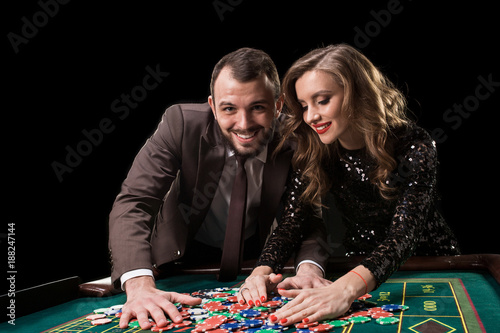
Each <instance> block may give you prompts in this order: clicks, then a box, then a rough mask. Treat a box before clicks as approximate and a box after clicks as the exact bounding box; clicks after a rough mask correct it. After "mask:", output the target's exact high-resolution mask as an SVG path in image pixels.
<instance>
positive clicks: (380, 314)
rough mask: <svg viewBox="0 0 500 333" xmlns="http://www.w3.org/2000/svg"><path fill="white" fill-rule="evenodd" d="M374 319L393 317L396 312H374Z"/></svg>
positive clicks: (372, 315)
mask: <svg viewBox="0 0 500 333" xmlns="http://www.w3.org/2000/svg"><path fill="white" fill-rule="evenodd" d="M370 316H371V317H372V318H373V319H378V318H388V317H393V316H394V313H391V312H386V311H384V312H374V313H372V314H371V315H370Z"/></svg>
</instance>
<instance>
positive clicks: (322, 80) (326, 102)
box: [295, 70, 364, 149]
mask: <svg viewBox="0 0 500 333" xmlns="http://www.w3.org/2000/svg"><path fill="white" fill-rule="evenodd" d="M295 91H296V94H297V99H298V102H299V103H300V104H301V105H302V110H303V112H304V113H303V119H304V122H305V123H306V124H308V125H309V126H310V127H311V128H312V129H313V130H314V131H315V132H316V133H317V134H318V136H319V138H320V140H321V142H323V143H324V144H331V143H333V142H335V140H337V139H338V140H339V141H340V144H341V145H342V146H343V147H344V148H346V149H359V148H361V147H363V146H364V141H363V138H362V136H361V135H359V134H358V135H355V134H354V133H353V131H352V130H350V128H349V121H348V119H347V116H346V115H345V114H343V112H342V103H343V101H344V88H343V87H342V86H341V85H339V84H338V83H337V82H336V81H335V80H334V78H333V77H332V76H331V75H330V74H328V73H325V72H323V71H319V70H313V71H308V72H306V73H304V75H302V76H301V77H300V78H299V79H298V80H297V81H296V82H295Z"/></svg>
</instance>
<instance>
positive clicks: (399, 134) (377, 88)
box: [240, 44, 460, 325]
mask: <svg viewBox="0 0 500 333" xmlns="http://www.w3.org/2000/svg"><path fill="white" fill-rule="evenodd" d="M283 93H284V95H285V106H286V111H285V112H287V113H288V119H287V121H286V123H285V124H284V128H283V133H284V138H283V140H286V139H292V140H295V141H296V142H297V150H296V152H295V155H294V158H293V165H294V169H295V170H297V171H296V174H295V175H293V177H291V180H290V182H291V183H290V186H289V188H290V189H291V190H290V191H291V192H290V195H289V204H288V205H287V210H286V212H285V216H284V217H283V222H282V223H281V225H280V226H279V227H278V229H277V230H276V231H275V232H274V233H273V235H272V236H271V237H270V239H269V241H268V242H267V244H266V247H265V248H264V250H263V252H262V255H261V257H260V259H259V262H258V264H257V266H258V267H257V268H256V269H255V270H254V272H253V273H252V275H251V276H250V277H249V278H248V279H247V281H246V283H245V288H243V289H242V290H243V292H242V295H240V298H241V299H245V300H246V301H247V302H248V301H249V300H250V301H253V302H256V300H258V299H259V298H261V297H262V295H260V294H261V293H262V292H261V290H263V288H262V285H263V284H264V283H266V284H267V288H271V287H274V286H275V285H276V283H277V282H278V281H279V277H277V276H276V275H274V274H270V275H263V274H262V273H263V272H264V273H269V272H276V271H277V270H279V268H280V267H282V265H283V263H284V262H286V260H287V259H288V256H289V255H290V253H291V252H292V251H293V250H294V248H296V246H297V244H293V243H292V242H291V241H289V238H288V237H287V238H285V237H282V236H281V235H282V234H284V233H283V232H282V230H284V229H290V228H294V230H296V232H300V230H301V228H300V227H297V226H298V225H299V226H300V225H303V224H307V223H308V222H307V219H308V218H309V217H308V213H307V210H310V209H312V208H311V207H313V208H314V207H315V208H316V209H317V208H320V207H321V197H322V196H324V195H325V194H326V193H327V192H328V191H330V192H331V193H332V194H333V196H334V198H335V201H336V205H337V207H338V209H339V210H340V212H341V213H342V218H343V221H344V223H345V224H346V228H347V234H346V237H345V241H344V245H345V247H346V250H347V252H348V254H349V255H366V257H365V259H364V260H363V261H362V262H361V263H360V264H359V266H357V267H355V268H354V269H353V270H352V271H350V272H348V273H346V274H345V275H344V276H342V277H340V278H339V279H337V280H336V281H335V282H333V283H327V282H326V281H324V283H322V284H321V283H319V287H317V288H310V289H302V290H284V289H279V292H280V293H281V294H282V295H283V296H287V297H295V299H294V300H293V301H292V302H289V303H288V304H287V305H286V306H284V307H283V308H282V309H281V310H279V311H277V312H276V313H275V314H274V316H272V318H271V319H272V320H273V321H279V322H280V323H281V324H284V325H289V324H292V323H295V322H298V321H301V320H305V321H308V320H309V321H317V320H322V319H326V318H334V317H337V316H339V315H341V314H343V313H344V312H345V311H346V310H347V309H349V306H350V305H351V303H352V302H353V301H354V300H355V299H356V298H358V297H359V296H361V295H363V294H365V293H367V292H369V291H371V290H373V289H376V288H377V287H378V286H379V285H380V284H381V283H383V282H384V281H385V280H387V278H389V277H390V276H391V274H392V273H393V272H394V271H396V270H397V269H398V268H399V266H400V265H401V264H403V263H404V262H405V261H406V260H407V259H408V258H409V257H410V256H411V255H457V254H459V253H460V251H459V248H458V244H457V241H456V239H455V237H454V235H453V233H452V231H451V230H450V228H449V227H448V226H447V224H446V223H445V221H444V219H443V218H442V216H441V215H440V214H439V213H438V211H437V210H436V203H437V193H436V169H437V164H438V162H437V157H436V147H435V144H434V142H433V140H432V139H431V137H430V136H429V134H428V133H427V132H425V131H424V130H423V129H422V128H420V127H418V126H416V125H415V124H414V123H413V122H412V121H410V120H409V119H408V118H407V117H406V115H405V112H406V101H405V98H404V97H403V95H402V94H401V93H400V92H399V91H398V90H397V89H396V88H395V87H394V86H393V84H392V83H391V82H390V81H389V80H388V79H387V78H386V77H384V76H383V74H382V73H381V72H380V71H379V70H378V69H377V68H376V67H375V66H374V65H373V64H372V63H371V62H370V61H369V60H368V59H367V58H366V57H365V56H364V55H362V54H361V53H359V52H358V51H357V50H356V49H354V48H352V47H350V46H348V45H343V44H341V45H333V46H328V47H325V48H320V49H317V50H314V51H312V52H310V53H309V54H307V55H305V56H304V57H303V58H301V59H299V60H298V61H296V62H295V64H294V65H293V66H292V67H291V68H290V69H289V70H288V72H287V73H286V75H285V77H284V80H283ZM283 142H284V141H283ZM326 223H328V221H326ZM264 281H265V282H264ZM304 285H305V286H307V285H308V284H303V285H300V283H299V285H296V287H299V288H301V287H304ZM309 285H311V284H309ZM313 285H314V284H313ZM315 286H318V284H315ZM279 287H280V285H278V288H279ZM247 288H248V289H247ZM255 290H258V292H256V291H255Z"/></svg>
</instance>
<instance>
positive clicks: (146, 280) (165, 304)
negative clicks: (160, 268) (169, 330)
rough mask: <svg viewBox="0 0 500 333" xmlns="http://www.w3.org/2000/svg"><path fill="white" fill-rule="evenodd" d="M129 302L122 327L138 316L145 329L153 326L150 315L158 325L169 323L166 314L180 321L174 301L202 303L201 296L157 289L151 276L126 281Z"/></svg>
mask: <svg viewBox="0 0 500 333" xmlns="http://www.w3.org/2000/svg"><path fill="white" fill-rule="evenodd" d="M125 290H126V292H127V302H126V303H125V305H124V306H123V309H122V317H121V318H120V328H127V327H128V323H129V322H130V320H131V319H133V318H137V321H138V322H139V325H140V326H141V328H142V329H143V330H146V329H149V328H151V323H150V322H149V317H152V318H153V320H154V321H155V322H156V324H157V325H158V326H160V327H161V326H166V325H167V324H168V322H167V318H166V316H165V314H167V315H168V316H169V317H170V318H171V319H172V321H174V322H175V323H179V322H181V321H182V316H181V315H180V314H179V311H177V308H176V307H175V305H174V304H173V303H176V302H180V303H182V304H188V305H196V304H200V303H201V299H200V298H195V297H191V296H187V295H181V294H179V293H176V292H165V291H161V290H158V289H156V285H155V282H154V280H153V278H152V277H150V276H139V277H136V278H133V279H130V280H127V282H125Z"/></svg>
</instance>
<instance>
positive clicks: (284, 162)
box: [109, 103, 308, 284]
mask: <svg viewBox="0 0 500 333" xmlns="http://www.w3.org/2000/svg"><path fill="white" fill-rule="evenodd" d="M221 135H222V134H221V132H220V129H219V127H218V124H217V122H216V121H215V119H214V116H213V113H212V111H211V109H210V106H209V105H208V104H207V103H205V104H179V105H174V106H172V107H170V108H168V109H167V110H166V111H165V113H164V115H163V118H162V120H161V122H160V124H159V125H158V128H157V130H156V132H155V133H154V134H153V135H152V137H151V138H150V139H149V140H148V141H147V142H146V144H145V145H144V146H143V147H142V149H141V150H140V151H139V153H138V155H137V156H136V158H135V160H134V162H133V165H132V167H131V169H130V171H129V174H128V176H127V178H126V179H125V181H124V182H123V185H122V189H121V192H120V194H119V195H118V196H117V198H116V200H115V203H114V205H113V209H112V211H111V213H110V220H109V233H110V237H109V245H110V254H111V260H112V280H113V282H114V283H115V284H116V283H117V282H118V280H119V278H120V276H121V275H122V274H123V273H125V272H127V271H130V270H133V269H139V268H148V269H151V267H152V266H153V265H157V266H159V265H162V264H164V263H168V262H171V261H174V260H176V259H179V258H180V257H182V256H183V254H184V251H185V249H186V243H187V242H188V241H189V240H190V239H192V238H193V237H194V235H195V234H196V232H197V230H198V228H199V226H200V225H201V223H202V222H203V220H204V219H205V216H206V214H207V212H208V210H209V208H210V205H211V202H212V198H213V196H214V194H215V192H216V189H217V186H218V184H219V179H220V177H221V174H222V170H223V167H224V162H225V157H226V156H227V154H226V147H225V145H224V143H223V142H222V138H221ZM276 144H277V140H276V138H275V140H273V141H272V142H270V143H269V147H268V159H267V162H266V164H265V167H264V172H263V182H262V197H261V207H260V209H259V211H260V213H259V214H260V215H259V217H258V223H259V230H260V233H261V235H260V236H261V237H260V239H261V240H262V241H261V242H262V244H261V245H263V240H265V237H266V236H267V234H268V233H269V229H270V226H271V224H272V222H273V220H274V217H275V216H276V215H277V213H278V210H279V208H278V207H279V203H280V200H281V198H282V196H283V193H284V191H285V186H286V180H287V176H288V172H289V168H290V160H291V157H292V155H293V149H292V148H291V147H290V146H288V147H285V148H284V149H283V150H282V151H281V152H280V153H278V154H277V155H276V156H271V155H272V154H273V151H274V148H275V147H276ZM306 252H307V251H306ZM304 258H308V254H307V253H305V254H304Z"/></svg>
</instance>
